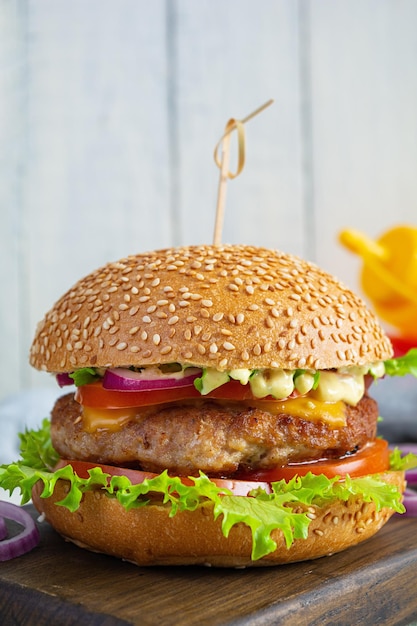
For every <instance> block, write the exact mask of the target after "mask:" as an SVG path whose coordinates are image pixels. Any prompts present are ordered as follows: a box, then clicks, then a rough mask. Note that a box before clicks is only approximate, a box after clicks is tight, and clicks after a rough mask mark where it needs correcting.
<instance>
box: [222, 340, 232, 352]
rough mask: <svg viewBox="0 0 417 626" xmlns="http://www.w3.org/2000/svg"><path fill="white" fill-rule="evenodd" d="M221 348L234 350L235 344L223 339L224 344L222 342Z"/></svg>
mask: <svg viewBox="0 0 417 626" xmlns="http://www.w3.org/2000/svg"><path fill="white" fill-rule="evenodd" d="M223 348H224V349H225V350H234V349H235V346H234V345H233V344H232V343H230V342H229V341H225V342H224V344H223Z"/></svg>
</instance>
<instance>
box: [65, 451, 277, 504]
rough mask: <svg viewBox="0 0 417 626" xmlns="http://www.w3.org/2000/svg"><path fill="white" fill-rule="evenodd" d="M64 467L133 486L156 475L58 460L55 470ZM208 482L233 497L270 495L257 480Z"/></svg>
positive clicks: (189, 482) (184, 478)
mask: <svg viewBox="0 0 417 626" xmlns="http://www.w3.org/2000/svg"><path fill="white" fill-rule="evenodd" d="M66 465H71V467H72V468H73V470H74V472H75V473H76V474H77V476H79V477H80V478H88V476H89V475H88V470H91V469H93V468H94V467H100V468H101V469H102V471H103V472H104V473H105V474H109V475H110V476H126V477H127V478H128V479H129V480H130V481H131V483H132V484H133V485H139V484H140V483H143V481H144V480H146V479H147V478H155V476H158V474H153V473H152V472H144V471H142V470H133V469H129V468H125V467H116V466H113V465H103V464H101V463H92V462H90V461H68V460H65V459H60V460H59V461H58V463H57V465H56V466H55V469H60V468H61V467H65V466H66ZM210 480H211V481H212V482H213V483H214V484H216V485H217V486H218V487H220V489H228V490H229V491H231V492H232V493H233V494H234V495H235V496H247V495H248V493H249V492H250V491H252V490H253V489H258V488H259V487H262V488H263V489H265V491H266V492H267V493H270V491H271V487H270V485H269V483H267V482H262V481H258V480H237V479H234V478H210ZM181 482H183V483H184V485H193V484H194V483H193V481H192V480H191V479H190V478H189V477H187V476H181Z"/></svg>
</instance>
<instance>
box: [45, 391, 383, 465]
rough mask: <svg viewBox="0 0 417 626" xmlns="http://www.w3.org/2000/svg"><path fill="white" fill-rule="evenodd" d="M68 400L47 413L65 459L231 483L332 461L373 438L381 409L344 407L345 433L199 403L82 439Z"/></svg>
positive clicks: (161, 409)
mask: <svg viewBox="0 0 417 626" xmlns="http://www.w3.org/2000/svg"><path fill="white" fill-rule="evenodd" d="M81 414H82V407H81V406H80V404H79V403H78V402H76V401H75V400H74V397H73V394H68V395H65V396H62V397H61V398H59V399H58V400H57V402H56V404H55V406H54V408H53V411H52V425H51V437H52V443H53V445H54V447H55V449H56V450H57V452H58V453H59V454H60V456H61V457H62V458H66V459H71V460H81V461H92V462H95V463H104V464H106V463H107V464H111V465H119V466H120V465H121V466H127V467H134V468H137V469H143V470H147V471H151V472H160V471H162V470H164V469H168V470H169V471H170V472H171V473H173V472H175V473H178V474H180V475H184V474H186V475H195V474H198V470H202V471H203V472H205V473H207V474H209V475H230V474H233V473H235V472H236V471H238V470H251V469H269V468H273V467H279V466H284V465H287V464H288V463H290V462H292V463H296V462H301V461H309V460H314V459H320V458H337V457H339V456H343V455H344V454H348V453H349V452H352V451H354V450H356V449H357V448H359V447H361V446H362V445H364V444H365V443H366V441H368V440H369V439H372V438H373V437H375V435H376V423H377V417H378V406H377V403H376V402H375V400H373V399H372V398H370V397H369V396H367V395H365V396H364V397H363V398H362V400H361V401H360V402H359V403H358V404H357V405H356V406H354V407H352V406H348V405H346V419H347V425H346V426H345V427H344V428H336V429H332V428H330V427H329V426H328V425H326V424H325V423H322V422H316V423H314V422H311V421H307V420H304V419H301V418H297V417H292V416H290V415H281V414H278V415H272V414H271V413H268V412H266V411H263V410H261V409H260V408H251V407H247V406H242V405H241V404H237V403H224V402H222V403H217V402H215V401H212V400H210V401H204V400H201V401H200V400H199V401H198V402H193V403H191V402H190V403H184V404H180V405H178V404H170V405H160V406H153V407H146V408H142V409H139V408H138V409H137V413H136V415H135V418H134V419H131V420H129V421H128V422H127V423H126V424H125V425H124V426H123V427H122V428H121V429H119V430H115V431H111V430H104V429H102V430H96V431H94V432H87V431H86V430H84V428H83V420H82V418H81Z"/></svg>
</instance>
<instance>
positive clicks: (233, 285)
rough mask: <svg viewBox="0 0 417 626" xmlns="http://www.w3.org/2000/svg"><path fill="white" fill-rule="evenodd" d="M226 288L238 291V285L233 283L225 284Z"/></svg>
mask: <svg viewBox="0 0 417 626" xmlns="http://www.w3.org/2000/svg"><path fill="white" fill-rule="evenodd" d="M227 288H228V289H230V291H239V287H238V286H237V285H235V284H234V283H230V284H229V285H227Z"/></svg>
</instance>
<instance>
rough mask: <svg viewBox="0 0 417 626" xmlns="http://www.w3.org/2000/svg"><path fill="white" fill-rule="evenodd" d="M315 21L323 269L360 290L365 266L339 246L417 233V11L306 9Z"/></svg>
mask: <svg viewBox="0 0 417 626" xmlns="http://www.w3.org/2000/svg"><path fill="white" fill-rule="evenodd" d="M304 8H305V9H308V11H309V14H310V20H311V21H310V29H311V31H310V34H311V51H310V71H311V77H310V82H311V87H312V91H311V113H312V144H313V154H312V157H313V159H312V162H313V177H314V184H313V188H314V198H313V205H314V219H315V222H316V225H315V230H316V235H317V236H316V242H315V245H316V258H317V261H318V262H319V263H320V264H321V265H323V266H324V267H326V268H327V269H329V270H331V271H333V272H334V273H336V274H337V275H339V276H340V277H341V278H342V279H343V280H344V281H345V282H347V283H348V284H350V285H351V286H352V287H354V288H358V278H357V276H358V275H357V272H358V269H359V263H358V261H357V259H356V258H354V257H353V256H352V255H351V254H350V253H348V252H346V251H344V250H343V249H342V248H341V247H340V246H339V245H338V243H337V233H338V232H339V231H340V230H341V229H342V228H344V227H347V226H349V227H353V228H356V229H359V230H362V231H364V232H366V233H367V234H368V235H370V236H372V237H377V236H378V235H379V234H382V233H383V232H384V231H386V230H387V229H389V228H391V227H392V226H393V225H395V224H399V223H411V224H414V225H416V224H417V206H416V198H417V177H416V163H417V116H416V101H417V72H416V65H417V33H416V29H415V25H416V23H417V4H416V3H415V2H413V1H412V0H404V1H402V2H389V1H383V2H379V1H376V0H366V1H365V2H344V1H343V0H336V1H333V0H324V1H320V2H314V3H309V2H306V3H304Z"/></svg>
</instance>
